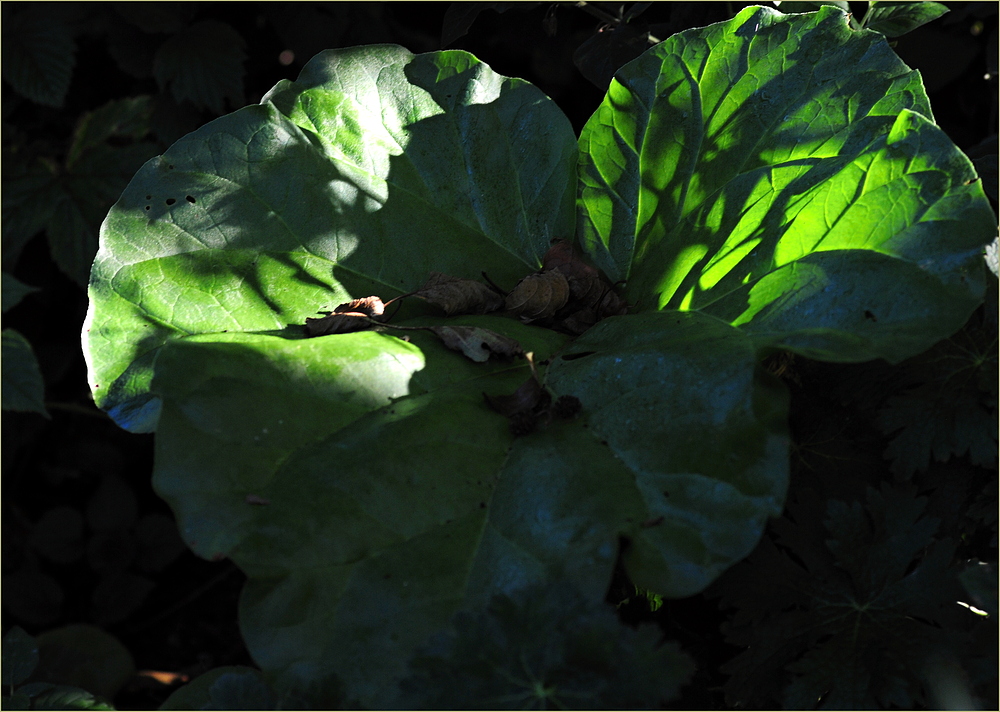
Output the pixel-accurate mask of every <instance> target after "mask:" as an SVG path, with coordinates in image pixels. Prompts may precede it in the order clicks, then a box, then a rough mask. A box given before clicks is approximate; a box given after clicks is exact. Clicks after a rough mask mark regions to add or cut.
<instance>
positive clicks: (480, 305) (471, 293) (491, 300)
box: [413, 272, 504, 316]
mask: <svg viewBox="0 0 1000 712" xmlns="http://www.w3.org/2000/svg"><path fill="white" fill-rule="evenodd" d="M413 296H415V297H420V298H421V299H424V300H426V301H427V302H429V303H431V304H433V305H434V306H436V307H438V308H440V309H443V310H444V313H445V314H447V315H448V316H452V315H453V314H486V313H488V312H494V311H496V310H497V309H500V308H501V307H503V303H504V302H503V297H501V296H500V295H499V294H497V293H496V292H494V291H493V290H492V289H490V288H489V287H487V286H486V285H485V284H483V283H482V282H477V281H475V280H472V279H461V278H459V277H452V276H450V275H447V274H443V273H441V272H431V275H430V277H429V278H428V279H427V281H426V282H425V283H424V285H423V286H422V287H421V288H420V289H418V290H417V291H416V292H414V293H413Z"/></svg>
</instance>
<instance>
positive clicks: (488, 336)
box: [427, 326, 523, 363]
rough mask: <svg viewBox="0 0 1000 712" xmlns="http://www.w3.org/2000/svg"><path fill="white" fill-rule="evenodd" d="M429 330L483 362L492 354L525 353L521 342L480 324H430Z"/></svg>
mask: <svg viewBox="0 0 1000 712" xmlns="http://www.w3.org/2000/svg"><path fill="white" fill-rule="evenodd" d="M427 329H428V330H429V331H433V332H434V335H435V336H437V337H438V338H439V339H441V341H442V343H444V345H445V346H447V347H448V348H449V349H451V350H452V351H461V352H462V353H463V354H465V355H466V356H467V357H468V358H470V359H472V360H473V361H476V362H477V363H482V362H483V361H486V360H487V359H488V358H489V357H490V355H491V354H496V355H497V356H503V357H505V358H511V357H513V356H518V355H520V354H522V353H523V351H522V349H521V344H519V343H518V342H517V341H515V340H514V339H511V338H508V337H506V336H504V335H503V334H498V333H497V332H495V331H490V330H489V329H484V328H482V327H479V326H429V327H427Z"/></svg>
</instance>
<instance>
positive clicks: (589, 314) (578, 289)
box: [542, 240, 628, 333]
mask: <svg viewBox="0 0 1000 712" xmlns="http://www.w3.org/2000/svg"><path fill="white" fill-rule="evenodd" d="M542 266H543V267H544V268H545V269H547V270H548V269H551V270H556V271H558V272H560V273H561V274H562V275H563V276H565V277H566V281H567V282H568V283H569V289H570V296H571V297H572V298H573V299H574V300H576V301H577V302H578V303H579V305H580V307H581V311H578V312H574V315H573V317H572V318H567V320H566V321H565V322H564V326H566V327H567V329H568V330H569V331H571V332H573V333H583V332H584V331H586V330H587V329H588V328H590V327H591V326H593V325H594V324H595V323H597V322H598V321H600V320H601V319H603V318H604V317H606V316H620V315H622V314H626V313H627V312H628V305H627V304H626V303H625V302H624V301H622V299H621V297H619V296H618V295H617V294H616V293H615V291H614V290H613V289H612V288H611V285H610V284H608V283H607V281H605V280H604V279H603V278H602V277H601V273H600V272H598V271H597V269H595V268H594V267H591V266H590V265H588V264H587V263H586V262H584V261H583V260H582V259H581V258H580V257H579V256H577V254H576V253H575V252H574V251H573V246H572V245H571V244H570V243H568V242H566V241H565V240H557V241H556V242H554V243H553V244H552V247H550V248H549V250H548V252H546V253H545V256H544V257H543V258H542ZM583 310H589V311H583ZM591 318H593V321H590V320H591ZM588 322H589V324H588Z"/></svg>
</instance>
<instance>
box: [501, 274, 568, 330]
mask: <svg viewBox="0 0 1000 712" xmlns="http://www.w3.org/2000/svg"><path fill="white" fill-rule="evenodd" d="M568 301H569V282H567V281H566V277H565V275H563V274H562V272H559V271H557V270H547V271H545V272H541V273H539V274H529V275H528V276H527V277H525V278H524V279H522V280H521V281H520V282H518V283H517V286H516V287H514V289H513V290H512V291H511V293H510V294H508V295H507V299H506V301H505V306H506V307H507V309H508V310H509V311H511V312H513V313H514V315H515V316H517V317H520V319H521V321H523V322H529V321H534V320H536V319H545V318H547V317H550V316H552V315H553V314H555V313H556V312H557V311H559V310H560V309H562V308H563V307H564V306H566V302H568Z"/></svg>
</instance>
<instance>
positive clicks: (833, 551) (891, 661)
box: [716, 484, 972, 709]
mask: <svg viewBox="0 0 1000 712" xmlns="http://www.w3.org/2000/svg"><path fill="white" fill-rule="evenodd" d="M802 494H804V495H807V496H803V497H801V498H799V497H796V498H794V499H792V501H790V502H789V504H788V513H787V514H786V515H785V516H784V517H782V518H781V519H779V520H776V521H775V524H776V525H779V526H776V527H775V531H776V534H777V536H776V537H775V543H777V544H780V545H781V546H782V547H783V548H784V549H786V550H789V551H791V552H792V553H793V554H794V555H795V556H794V558H793V557H791V556H789V555H788V554H784V553H780V552H779V551H778V549H776V548H775V547H774V546H773V545H768V546H764V545H762V546H761V547H760V548H759V549H758V550H757V551H755V552H754V553H753V554H752V555H751V556H750V557H749V558H748V559H747V561H746V562H744V563H741V564H739V565H738V566H737V567H735V568H734V569H733V571H732V575H731V576H730V575H728V574H727V576H726V577H723V578H722V579H720V581H719V585H718V586H717V587H716V591H717V592H722V595H723V597H724V601H723V602H724V604H725V605H737V606H739V607H740V608H739V610H738V612H737V613H736V614H735V615H734V616H733V618H732V619H731V624H730V626H729V628H728V630H727V639H728V640H729V641H730V642H732V643H735V644H738V645H741V646H744V647H747V646H749V647H748V649H746V650H745V651H744V652H743V653H741V654H740V655H738V656H737V657H736V658H734V659H733V660H731V661H730V662H729V663H727V664H726V665H725V666H724V668H723V670H724V672H727V673H728V674H730V675H731V678H730V680H729V682H728V683H727V685H726V688H727V701H728V702H729V704H731V705H739V706H747V707H771V706H775V705H782V706H785V705H787V707H788V708H789V709H812V708H817V707H818V708H821V709H874V708H878V709H885V708H888V707H890V706H892V705H896V706H899V707H903V708H907V707H914V706H920V705H922V704H924V703H925V702H926V700H925V694H926V691H925V689H924V679H923V677H922V672H921V670H922V669H923V668H922V666H923V665H924V663H925V661H926V659H927V656H928V655H931V654H939V653H941V652H943V651H949V652H950V653H953V654H956V655H958V656H959V657H961V655H962V653H963V650H964V646H967V645H968V643H969V637H968V636H969V634H968V633H967V632H964V631H967V630H968V628H967V626H966V623H967V622H968V620H967V619H965V618H964V616H965V614H963V612H962V609H961V608H959V607H958V606H957V605H955V601H956V600H959V598H957V596H960V588H959V586H958V580H957V577H956V575H955V572H954V571H953V570H952V569H951V561H952V557H953V555H954V552H955V544H954V543H953V542H951V541H948V540H936V539H935V537H934V532H935V529H936V528H937V520H935V519H933V518H931V517H927V516H926V515H925V514H924V507H925V505H926V499H924V498H922V497H915V496H914V495H913V493H912V491H911V490H909V489H905V488H904V489H899V488H896V489H894V488H891V487H890V486H889V485H887V484H885V485H883V486H882V488H881V490H880V491H876V490H873V489H869V490H868V493H867V497H866V501H865V502H864V503H860V502H841V501H837V500H833V501H831V502H830V503H829V506H828V508H827V514H828V516H827V517H826V518H825V521H823V526H820V520H822V519H823V517H822V516H820V513H821V511H822V500H820V499H819V498H818V497H816V496H815V495H814V494H812V493H810V492H808V491H806V492H804V493H802ZM765 541H767V540H765ZM768 543H769V544H770V542H768ZM747 594H751V595H747ZM968 615H972V614H968Z"/></svg>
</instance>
